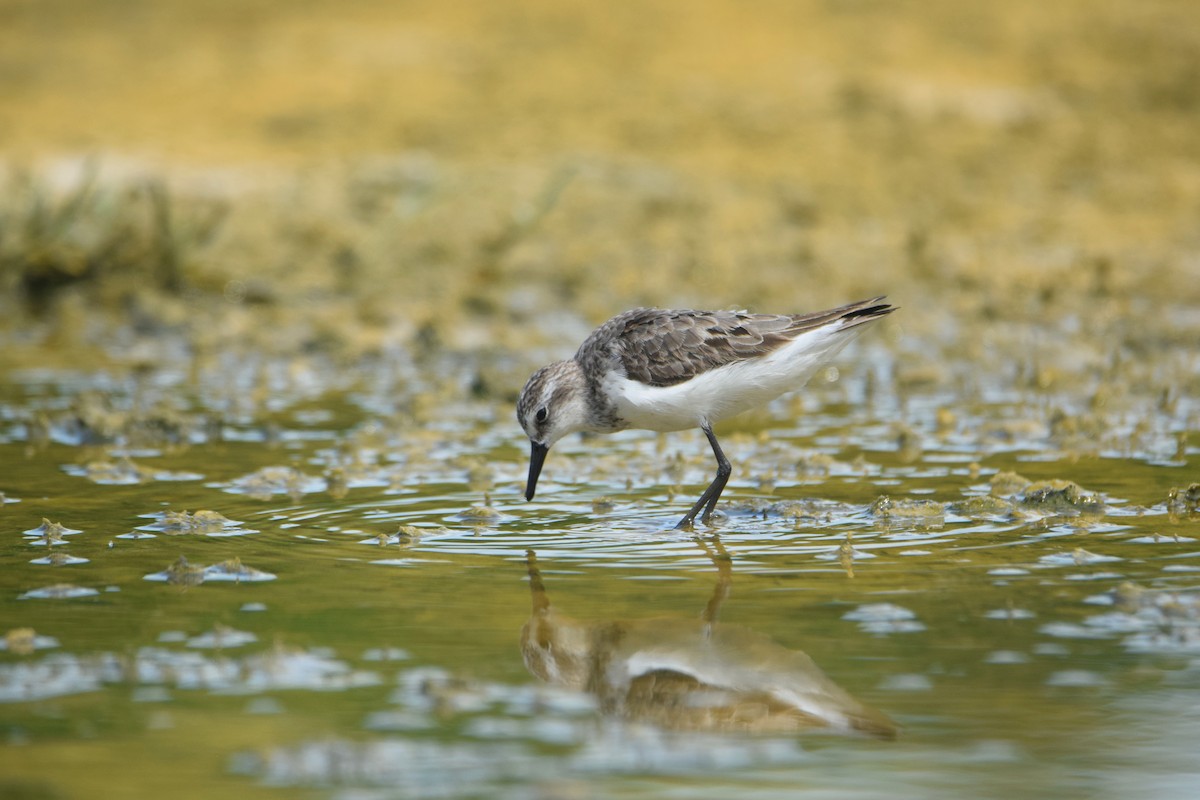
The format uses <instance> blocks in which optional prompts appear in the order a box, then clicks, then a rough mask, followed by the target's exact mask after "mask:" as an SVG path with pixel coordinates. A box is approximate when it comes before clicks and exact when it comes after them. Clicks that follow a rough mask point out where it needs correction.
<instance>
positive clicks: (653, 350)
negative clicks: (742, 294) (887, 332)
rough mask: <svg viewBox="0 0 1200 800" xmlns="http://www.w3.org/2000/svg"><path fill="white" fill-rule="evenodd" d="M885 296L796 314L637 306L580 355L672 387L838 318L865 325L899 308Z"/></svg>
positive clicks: (591, 365)
mask: <svg viewBox="0 0 1200 800" xmlns="http://www.w3.org/2000/svg"><path fill="white" fill-rule="evenodd" d="M882 299H883V298H881V297H876V298H872V299H870V300H864V301H861V302H858V303H851V304H849V305H845V306H841V307H839V308H834V309H830V310H828V311H818V312H815V313H812V314H795V315H789V314H749V313H747V312H744V311H691V310H681V311H672V310H666V309H660V308H637V309H634V310H632V311H626V312H625V313H624V314H620V315H618V316H616V317H613V318H612V319H611V320H609V321H608V322H606V323H604V324H603V325H601V326H600V327H599V328H597V329H596V330H595V331H594V332H593V333H592V335H591V336H589V337H588V338H587V340H586V341H584V343H583V344H582V345H581V346H580V348H579V352H577V353H576V354H575V358H576V360H578V361H579V362H580V364H581V365H582V366H583V367H584V370H585V372H586V373H590V374H602V373H603V372H605V371H607V370H608V369H615V368H621V369H623V370H624V371H625V374H626V375H627V376H628V377H630V378H632V379H633V380H636V381H641V382H642V383H647V384H650V385H651V386H672V385H674V384H677V383H683V382H684V381H686V380H690V379H691V378H693V377H695V376H696V375H699V374H701V373H703V372H707V371H709V370H711V369H715V368H717V367H721V366H724V365H726V364H731V363H733V362H735V361H740V360H743V359H747V358H755V357H758V356H762V355H766V354H767V353H769V352H771V351H772V350H774V349H776V348H777V347H780V346H781V345H783V344H786V343H787V342H790V341H791V340H792V339H794V338H796V337H797V336H799V335H800V334H802V333H804V332H806V331H810V330H814V329H816V328H820V327H823V326H825V325H830V324H833V323H836V322H841V323H842V324H843V326H844V327H850V326H853V325H859V324H862V323H864V322H868V321H870V320H872V319H876V318H878V317H881V316H883V315H884V314H888V313H890V312H891V311H893V310H894V309H893V307H892V306H889V305H887V304H884V303H881V302H880V301H881V300H882Z"/></svg>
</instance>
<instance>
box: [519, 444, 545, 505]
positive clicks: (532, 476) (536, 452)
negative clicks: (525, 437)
mask: <svg viewBox="0 0 1200 800" xmlns="http://www.w3.org/2000/svg"><path fill="white" fill-rule="evenodd" d="M549 452H550V448H549V447H547V446H546V445H544V444H539V443H538V442H533V441H531V442H530V443H529V483H527V484H525V499H526V500H532V499H533V493H534V490H536V489H537V479H538V475H541V474H542V464H543V463H544V462H545V461H546V453H549Z"/></svg>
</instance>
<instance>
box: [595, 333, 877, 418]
mask: <svg viewBox="0 0 1200 800" xmlns="http://www.w3.org/2000/svg"><path fill="white" fill-rule="evenodd" d="M860 330H861V327H855V328H850V329H848V330H845V329H843V330H833V331H829V330H815V331H810V332H809V333H806V334H804V335H802V336H800V337H799V338H798V339H796V340H795V341H792V342H790V343H788V344H787V345H785V346H783V347H781V348H779V349H778V350H776V351H775V352H774V353H771V354H769V355H766V356H763V357H761V358H754V359H748V360H746V361H738V362H735V363H733V364H728V365H726V366H724V367H718V368H717V369H714V370H709V371H708V372H705V373H702V374H700V375H697V376H696V377H695V378H692V379H691V380H689V381H686V382H684V383H678V384H675V385H674V386H650V385H648V384H644V383H639V382H638V381H633V380H630V379H629V378H626V377H624V376H621V375H618V374H616V373H612V374H610V375H609V376H608V378H607V379H606V380H605V384H604V387H605V390H606V392H607V393H608V394H609V396H610V397H611V398H612V399H613V401H614V402H615V403H616V406H617V414H618V415H619V416H620V417H621V419H622V420H624V421H625V422H626V423H627V425H628V427H630V428H640V429H644V430H651V431H679V430H684V429H686V428H697V427H700V426H701V425H705V424H708V425H715V424H716V423H717V422H720V421H721V420H723V419H726V418H728V417H732V416H733V415H735V414H740V413H741V412H743V411H747V410H749V409H751V408H755V407H757V406H761V405H765V404H766V403H769V402H771V401H772V400H774V399H775V398H776V397H779V396H780V395H782V394H785V393H787V392H791V391H795V390H797V389H799V388H801V387H802V386H804V384H805V382H806V381H807V380H808V379H809V378H810V377H811V376H812V374H813V373H814V372H815V371H816V370H817V368H818V367H820V366H821V364H822V363H824V362H825V361H826V360H827V359H828V358H830V357H831V356H833V355H834V354H835V353H836V352H837V351H838V350H841V349H842V348H843V347H844V346H845V345H847V344H848V343H849V342H850V341H851V340H852V339H853V338H854V336H855V335H856V334H857V333H858V332H859V331H860Z"/></svg>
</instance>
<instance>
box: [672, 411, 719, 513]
mask: <svg viewBox="0 0 1200 800" xmlns="http://www.w3.org/2000/svg"><path fill="white" fill-rule="evenodd" d="M700 430H702V431H704V435H705V436H707V437H708V443H709V444H711V445H712V449H713V455H715V456H716V457H717V477H715V478H713V482H712V483H710V484H709V485H708V488H707V489H705V490H704V494H702V495H700V499H699V500H697V501H696V505H694V506H692V508H691V510H690V511H688V513H686V514H684V515H683V519H681V520H679V524H678V525H676V526H675V530H688V529H689V528H691V527H692V523H694V522H695V521H696V515H697V514H699V513H700V511H701V510H703V511H704V514H703V516H701V517H700V521H701V522H705V523H707V522H708V520H709V518H711V517H712V512H713V509H714V508H716V507H717V500H718V499H719V498H720V497H721V492H723V491H725V484H726V483H728V481H729V474H730V473H731V472H733V467H731V466H730V465H729V459H727V458H725V454H724V453H723V452H721V445H720V444H718V443H717V437H716V436H714V435H713V432H712V428H710V427H709V426H707V425H704V426H702V427H701V428H700Z"/></svg>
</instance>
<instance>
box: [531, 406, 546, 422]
mask: <svg viewBox="0 0 1200 800" xmlns="http://www.w3.org/2000/svg"><path fill="white" fill-rule="evenodd" d="M547 416H549V414H548V413H547V412H546V407H545V406H542V407H541V408H539V409H538V410H537V413H536V414H534V415H533V418H534V419H536V420H537V421H538V423H542V422H545V421H546V417H547Z"/></svg>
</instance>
